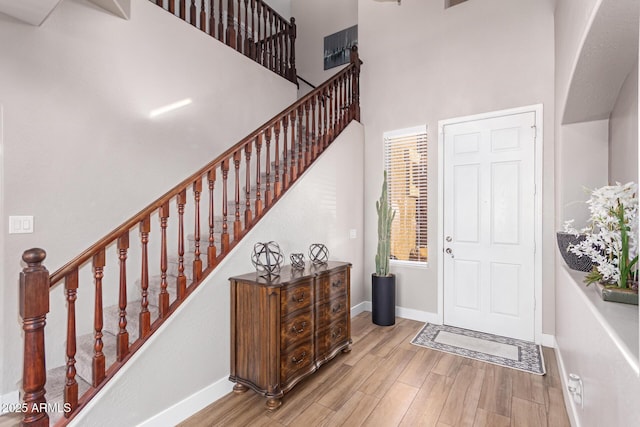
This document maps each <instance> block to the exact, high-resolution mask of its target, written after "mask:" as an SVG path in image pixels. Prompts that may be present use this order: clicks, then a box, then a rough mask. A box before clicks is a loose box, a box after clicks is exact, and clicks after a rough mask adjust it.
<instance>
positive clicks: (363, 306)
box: [351, 301, 371, 317]
mask: <svg viewBox="0 0 640 427" xmlns="http://www.w3.org/2000/svg"><path fill="white" fill-rule="evenodd" d="M365 311H371V302H370V301H364V302H361V303H360V304H358V305H354V306H353V307H351V317H356V316H357V315H358V314H360V313H363V312H365Z"/></svg>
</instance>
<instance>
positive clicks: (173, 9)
mask: <svg viewBox="0 0 640 427" xmlns="http://www.w3.org/2000/svg"><path fill="white" fill-rule="evenodd" d="M160 1H162V0H160ZM169 12H171V13H172V14H173V15H175V13H176V1H175V0H169Z"/></svg>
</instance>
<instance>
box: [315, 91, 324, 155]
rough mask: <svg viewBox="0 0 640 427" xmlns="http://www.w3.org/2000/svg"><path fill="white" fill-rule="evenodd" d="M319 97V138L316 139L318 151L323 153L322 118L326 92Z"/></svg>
mask: <svg viewBox="0 0 640 427" xmlns="http://www.w3.org/2000/svg"><path fill="white" fill-rule="evenodd" d="M317 97H318V138H317V139H316V144H317V145H318V152H319V153H321V152H323V151H324V121H323V120H322V117H323V111H324V105H325V102H324V94H322V93H319V94H318V95H317Z"/></svg>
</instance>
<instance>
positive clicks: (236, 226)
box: [233, 150, 242, 242]
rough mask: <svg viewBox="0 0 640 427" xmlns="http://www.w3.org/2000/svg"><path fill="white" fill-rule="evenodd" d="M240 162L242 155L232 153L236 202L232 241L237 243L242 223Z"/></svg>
mask: <svg viewBox="0 0 640 427" xmlns="http://www.w3.org/2000/svg"><path fill="white" fill-rule="evenodd" d="M240 160H242V154H241V153H240V151H239V150H238V151H236V152H235V153H233V166H234V168H235V170H236V174H235V179H236V186H235V189H236V191H235V202H236V213H235V219H234V221H233V241H234V242H237V241H238V240H240V234H242V222H241V221H240Z"/></svg>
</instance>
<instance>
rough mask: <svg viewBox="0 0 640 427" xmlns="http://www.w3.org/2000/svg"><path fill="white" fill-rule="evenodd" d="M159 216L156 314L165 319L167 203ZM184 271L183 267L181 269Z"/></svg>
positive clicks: (166, 295) (160, 210)
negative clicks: (158, 267)
mask: <svg viewBox="0 0 640 427" xmlns="http://www.w3.org/2000/svg"><path fill="white" fill-rule="evenodd" d="M158 213H159V215H160V295H158V312H159V316H160V317H165V316H166V315H167V312H168V311H169V292H167V286H168V283H167V266H168V264H167V222H168V219H169V202H165V203H164V204H163V205H162V206H160V209H159V210H158ZM182 268H183V269H184V266H183V267H182Z"/></svg>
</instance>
